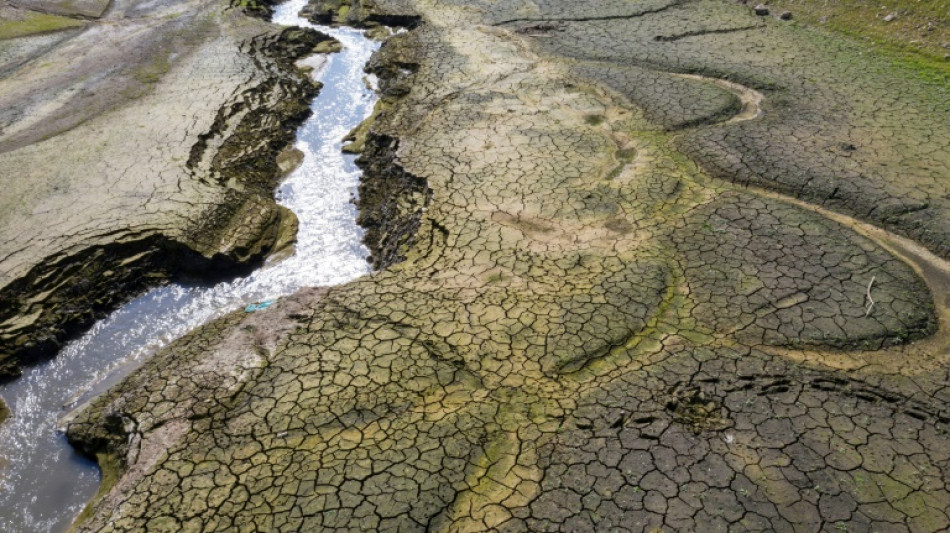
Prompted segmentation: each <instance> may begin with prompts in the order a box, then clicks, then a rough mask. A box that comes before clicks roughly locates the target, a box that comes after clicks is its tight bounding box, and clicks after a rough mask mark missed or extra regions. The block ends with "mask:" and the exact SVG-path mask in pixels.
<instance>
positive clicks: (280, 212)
mask: <svg viewBox="0 0 950 533" xmlns="http://www.w3.org/2000/svg"><path fill="white" fill-rule="evenodd" d="M149 9H150V10H151V11H150V13H148V14H144V15H147V16H142V15H143V13H139V12H135V11H134V9H133V8H131V7H130V6H126V5H125V4H123V3H121V2H120V3H118V4H117V5H116V8H115V9H114V10H113V11H111V12H110V13H109V14H107V15H105V16H104V18H103V19H102V20H101V21H98V22H94V23H92V26H91V29H89V30H88V31H87V32H86V33H84V34H81V35H79V36H76V37H74V38H73V39H71V40H67V41H66V42H65V43H64V44H61V45H60V46H58V47H55V48H53V49H52V50H45V51H41V52H43V53H45V54H47V55H46V56H45V57H46V58H47V62H48V63H51V64H54V65H55V64H56V63H57V62H63V63H64V64H65V63H66V62H68V61H70V60H71V58H73V56H74V54H77V53H80V52H82V55H81V57H80V59H79V60H78V61H75V63H78V66H77V67H75V68H73V67H72V66H69V67H64V70H63V71H62V72H61V73H59V74H57V75H56V76H53V77H52V78H51V79H50V78H49V77H48V76H46V77H45V74H44V70H43V67H42V66H35V63H36V62H35V61H34V62H33V63H29V62H28V63H27V64H26V66H22V67H21V68H20V69H19V70H15V71H14V72H13V73H12V74H10V75H9V76H8V77H7V78H5V79H4V80H0V86H2V87H0V90H3V91H4V93H3V94H4V96H3V99H4V103H5V104H9V105H8V107H7V108H6V109H5V111H4V113H3V119H4V121H5V123H4V125H5V131H4V132H3V133H4V135H2V136H0V147H2V148H0V152H2V153H0V169H2V173H3V175H4V176H5V177H6V178H7V180H5V182H4V183H5V188H6V189H7V193H8V194H9V196H4V198H3V201H2V205H3V206H4V208H5V209H6V211H5V213H4V216H3V221H4V224H5V229H4V231H3V232H2V234H0V257H2V261H0V346H2V348H0V375H2V376H15V375H16V374H17V373H18V372H19V366H20V365H21V364H23V363H25V362H29V361H33V360H36V359H37V358H42V357H48V356H50V355H52V354H53V353H55V351H56V349H58V347H59V346H60V345H61V343H62V342H63V340H64V339H67V338H69V337H70V336H72V335H74V334H76V333H78V332H80V331H82V330H83V329H84V328H86V327H87V326H88V325H90V324H91V323H92V322H93V321H94V320H95V319H97V318H98V317H101V316H102V315H103V314H104V313H106V312H108V311H110V310H112V309H114V308H115V307H116V306H118V305H120V304H121V303H123V302H124V301H125V300H126V299H127V298H129V297H130V296H132V295H135V294H136V293H138V292H140V291H142V290H144V289H145V288H147V287H150V286H154V285H157V284H160V283H163V282H164V281H165V280H167V279H169V278H172V277H175V276H178V275H181V274H188V275H191V276H198V277H211V278H217V277H221V276H227V275H232V274H234V273H237V272H240V271H244V270H247V269H249V268H252V267H253V266H254V265H255V264H259V263H260V262H261V261H262V260H263V259H264V258H265V257H267V256H268V255H269V254H271V253H273V252H274V251H276V250H277V249H279V248H281V247H286V246H289V245H290V244H292V242H293V238H294V234H295V231H296V230H295V228H296V218H295V217H294V215H293V213H291V212H289V211H287V210H286V209H284V208H282V207H280V206H278V205H277V204H276V203H275V202H274V200H273V192H272V191H273V188H274V186H275V185H276V183H277V181H278V179H279V178H280V177H281V174H282V170H281V169H280V166H279V165H278V163H277V159H278V156H279V155H280V153H281V152H282V151H283V150H284V149H285V148H287V147H289V146H290V145H291V144H292V141H293V138H294V134H295V131H296V127H297V126H298V125H299V124H300V123H301V122H302V121H303V120H304V119H306V118H307V116H309V113H310V110H309V106H308V103H309V101H310V100H311V99H312V98H313V97H314V96H315V95H316V93H317V91H318V90H319V85H318V84H314V83H313V82H312V81H311V79H310V77H309V76H308V75H307V73H306V72H304V71H302V70H300V69H299V68H298V67H296V66H295V65H294V63H295V61H296V60H297V59H299V58H300V57H303V56H305V55H308V54H311V53H313V51H314V50H315V49H316V48H317V47H318V46H320V44H321V43H324V42H327V41H329V40H330V38H329V37H327V36H325V35H322V34H319V33H318V32H315V31H312V30H301V29H283V30H278V29H276V28H274V27H272V26H270V25H269V24H266V23H263V22H257V21H255V20H254V19H251V18H248V17H247V16H246V15H243V14H242V11H241V10H239V9H232V8H229V7H228V6H227V5H226V4H214V5H208V6H204V5H198V3H188V2H166V3H159V4H156V5H154V6H152V7H151V8H149ZM181 10H184V13H186V14H182V12H181ZM189 10H190V11H189ZM127 12H128V13H127ZM132 12H134V14H135V15H136V16H135V17H133V16H132ZM163 16H164V17H165V19H167V20H169V22H161V21H162V20H163V19H162V18H160V17H163ZM136 31H138V32H144V33H135V32H136ZM125 39H134V45H130V48H129V53H128V54H127V55H126V56H125V60H124V61H123V62H120V63H118V64H119V65H120V67H119V70H118V72H116V73H114V74H113V75H112V76H111V77H110V76H106V77H105V78H103V77H95V76H90V75H89V70H90V69H95V68H101V65H99V64H98V63H97V62H105V61H107V60H108V58H109V57H111V56H110V54H112V53H113V48H112V46H106V43H109V42H110V40H111V41H112V44H114V43H115V42H125V41H124V40H125ZM92 41H97V42H96V43H93V44H90V45H89V47H88V48H82V49H80V47H82V46H85V45H86V44H88V43H89V42H92ZM103 41H104V42H103ZM37 53H39V52H37ZM41 84H45V85H42V87H43V88H41V89H39V90H35V91H32V92H30V91H31V88H32V87H35V86H37V85H41ZM76 85H78V86H80V87H85V88H86V90H89V91H92V90H95V91H96V92H95V95H96V96H93V97H91V98H89V97H86V98H83V95H82V94H81V93H82V91H80V94H79V96H76V92H75V89H74V87H75V86H76ZM184 94H187V95H188V96H186V97H183V95H184ZM110 98H111V100H109V99H110ZM103 99H105V100H103ZM44 102H45V103H44ZM50 102H52V103H50ZM67 104H68V106H69V107H68V111H58V109H61V108H58V107H57V106H59V105H63V106H65V105H67ZM44 105H45V106H47V107H42V106H44ZM27 123H29V126H27ZM146 124H148V127H147V128H146ZM62 154H70V157H68V158H67V157H62ZM14 169H15V170H14ZM14 179H15V181H11V180H14ZM30 181H32V182H33V188H32V189H30V190H24V191H21V190H20V189H21V188H22V187H21V186H20V185H18V183H21V182H30Z"/></svg>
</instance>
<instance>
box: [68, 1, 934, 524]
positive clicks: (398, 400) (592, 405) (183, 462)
mask: <svg viewBox="0 0 950 533" xmlns="http://www.w3.org/2000/svg"><path fill="white" fill-rule="evenodd" d="M317 4H318V5H316V6H315V9H314V11H313V12H314V13H318V14H320V13H324V14H325V13H327V12H333V10H337V12H338V14H339V15H338V16H339V18H341V19H346V18H347V16H350V17H351V18H352V17H353V16H355V15H353V13H357V12H359V10H358V9H355V8H354V9H349V10H345V11H340V7H341V5H342V4H345V2H342V3H341V2H338V1H337V2H325V3H324V2H317ZM366 4H367V3H366V2H363V3H362V4H361V6H357V7H361V8H362V9H367V5H366ZM343 7H350V6H348V5H344V6H343ZM373 9H375V10H376V13H377V15H376V16H378V17H390V19H391V20H409V19H410V18H411V17H413V16H420V17H421V21H422V23H421V25H419V26H418V27H417V28H415V29H413V30H412V31H410V32H408V33H402V34H399V35H396V36H394V37H391V38H390V39H389V40H388V41H387V42H386V43H385V44H384V46H383V47H382V49H381V51H380V52H379V53H378V55H377V56H376V57H375V58H374V60H373V61H372V62H371V64H370V65H369V69H370V70H371V71H372V72H374V73H376V74H377V75H378V76H379V77H380V79H381V83H380V88H381V91H382V100H381V103H380V105H379V110H378V111H379V112H378V113H377V114H376V116H375V117H374V118H373V119H372V120H373V122H372V124H371V125H369V127H368V128H364V131H363V133H362V135H365V139H362V146H363V148H362V149H363V161H362V165H363V167H364V170H365V172H366V177H365V183H364V186H363V189H362V191H361V200H360V202H361V206H360V207H361V210H362V212H363V215H364V223H366V224H368V225H369V226H370V234H371V242H370V244H371V245H372V247H373V250H374V260H375V261H376V263H377V264H378V265H380V266H383V267H388V268H385V269H384V270H382V271H380V272H378V273H377V274H374V275H373V276H371V277H367V278H364V279H361V280H358V281H356V282H354V283H351V284H349V285H346V286H343V287H337V288H332V289H313V290H307V291H302V292H300V293H298V294H296V295H294V296H292V297H288V298H285V299H283V300H281V301H279V302H278V303H276V304H275V305H273V306H271V307H269V308H267V309H266V310H263V311H259V312H256V313H251V314H247V313H243V312H236V313H232V314H230V315H228V316H226V317H223V318H222V319H219V320H217V321H214V322H212V323H210V324H208V325H206V326H204V327H202V328H199V329H198V330H196V331H194V332H193V333H191V334H190V335H188V336H186V337H184V338H182V339H180V340H178V341H176V342H175V343H174V344H172V345H171V346H169V347H168V348H167V349H165V350H163V351H162V352H160V353H159V354H157V355H156V356H155V357H154V358H153V359H152V360H151V361H150V362H149V363H147V364H146V365H145V366H144V367H143V368H142V369H140V370H139V371H137V372H136V373H135V374H133V375H132V376H130V377H129V378H128V379H127V380H126V381H125V382H124V383H122V384H120V385H119V386H118V387H116V388H115V389H113V390H112V391H110V392H109V393H107V394H106V395H104V396H103V397H101V398H99V399H98V400H96V401H95V402H94V403H93V404H92V405H90V406H89V407H87V408H86V409H85V410H84V411H83V412H81V413H79V414H78V415H77V417H76V418H75V419H74V420H72V422H71V423H70V425H69V436H70V438H71V439H72V440H73V442H75V443H76V444H77V445H78V446H80V447H81V448H83V449H84V450H85V451H86V452H87V453H90V454H98V456H99V457H100V461H101V463H102V464H103V465H105V466H106V468H107V469H112V470H111V473H114V474H116V477H117V480H116V481H115V483H114V484H112V485H111V486H106V487H104V490H103V492H102V494H101V497H100V498H98V499H97V501H95V502H94V503H93V504H92V507H91V509H90V513H89V515H88V517H87V518H86V519H85V521H84V522H82V523H81V524H79V526H78V529H79V530H80V531H143V530H148V531H226V530H227V531H232V530H238V531H299V530H318V529H319V530H352V531H356V530H384V531H415V530H434V531H443V530H444V531H489V530H492V531H602V530H611V531H614V530H616V531H697V530H702V531H944V530H946V529H947V528H948V527H950V518H948V515H947V509H948V507H950V493H948V490H950V487H948V482H950V435H948V433H947V429H948V424H950V412H948V409H947V407H946V406H947V401H948V399H950V391H948V388H947V384H948V380H950V375H948V369H950V364H948V363H950V361H948V356H950V350H948V346H950V341H948V336H947V326H948V319H950V315H948V308H947V299H946V294H947V288H948V280H950V269H948V268H947V265H946V262H945V261H944V259H946V257H947V253H948V252H947V250H948V249H950V248H948V245H950V239H948V237H947V234H946V231H947V230H946V228H948V227H950V225H948V224H947V223H946V222H947V221H946V212H947V211H946V206H945V203H946V198H947V192H946V191H947V188H946V178H947V176H948V167H947V165H948V159H947V157H948V155H947V154H948V153H950V151H948V150H947V146H946V144H947V142H948V139H950V135H948V133H950V121H948V118H947V117H948V109H947V104H946V102H947V101H946V100H941V98H940V97H939V95H940V94H946V92H945V91H946V88H941V87H932V86H926V84H925V83H924V82H921V83H920V84H917V83H916V82H915V81H914V80H912V79H908V78H909V77H912V76H913V73H911V72H907V71H904V70H901V67H899V66H894V65H890V64H889V63H887V62H885V61H884V60H882V59H880V58H867V57H862V56H860V55H859V54H858V53H857V49H856V47H855V46H854V45H852V44H849V43H847V42H844V43H843V44H842V42H841V41H838V40H835V39H831V38H830V37H827V36H825V35H824V34H819V33H816V32H814V31H813V30H809V29H807V28H802V27H797V26H790V25H788V24H786V23H783V22H779V21H773V20H764V19H760V18H757V17H754V16H753V15H751V14H750V13H749V11H748V9H747V8H743V7H741V6H735V5H730V4H726V3H719V2H703V1H699V2H686V1H682V2H681V1H670V0H649V1H644V2H635V3H633V2H626V1H620V0H602V1H598V2H584V3H579V2H567V1H561V0H543V1H542V0H539V1H536V2H528V1H519V0H503V1H465V2H462V1H457V2H455V1H439V2H435V1H430V0H411V1H410V0H405V1H398V0H385V1H382V0H378V1H377V2H375V7H374V8H373ZM321 16H322V15H321ZM727 78H728V79H727ZM806 80H807V83H806ZM895 87H899V90H898V89H896V88H895ZM941 91H944V92H941ZM935 95H936V96H935ZM722 178H727V179H722ZM733 182H739V183H741V184H751V185H755V187H748V188H747V187H740V186H738V185H736V184H735V183H733ZM760 189H767V190H760ZM791 197H797V199H796V198H791ZM815 204H821V205H820V206H818V205H815ZM852 217H853V218H852ZM876 225H881V226H886V227H887V228H888V229H891V230H893V231H894V232H896V233H901V234H903V235H905V236H906V237H909V238H903V237H899V236H896V235H892V234H889V233H886V232H884V231H882V230H880V229H877V228H875V226H876ZM921 245H922V246H921ZM928 249H929V250H928Z"/></svg>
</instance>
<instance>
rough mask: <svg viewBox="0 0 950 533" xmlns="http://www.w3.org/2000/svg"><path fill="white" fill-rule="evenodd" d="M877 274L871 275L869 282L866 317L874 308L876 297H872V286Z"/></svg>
mask: <svg viewBox="0 0 950 533" xmlns="http://www.w3.org/2000/svg"><path fill="white" fill-rule="evenodd" d="M874 279H875V276H871V281H870V282H868V289H867V304H866V305H865V308H864V317H865V318H867V317H868V315H870V314H871V309H873V308H874V298H871V286H872V285H874Z"/></svg>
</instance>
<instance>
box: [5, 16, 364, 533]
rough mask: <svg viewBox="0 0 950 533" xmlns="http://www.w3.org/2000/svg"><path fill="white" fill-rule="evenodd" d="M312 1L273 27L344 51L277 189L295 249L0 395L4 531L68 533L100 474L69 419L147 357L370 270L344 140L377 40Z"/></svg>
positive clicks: (160, 302)
mask: <svg viewBox="0 0 950 533" xmlns="http://www.w3.org/2000/svg"><path fill="white" fill-rule="evenodd" d="M305 3H306V2H305V1H304V0H291V1H290V2H287V3H285V4H283V5H281V6H279V7H278V8H277V9H276V12H275V14H274V18H273V20H274V22H275V23H278V24H281V25H297V26H307V27H315V28H317V29H319V30H320V31H323V32H325V33H327V34H330V35H332V36H333V37H334V38H336V39H337V40H339V41H340V42H342V43H343V50H342V52H340V53H337V54H333V55H331V56H329V57H328V58H327V61H326V63H325V64H324V65H323V66H322V68H321V69H320V70H319V71H318V72H317V73H316V75H317V76H319V79H320V81H321V82H323V84H324V87H323V89H322V90H321V93H320V96H319V97H318V98H317V99H316V100H315V101H314V102H313V104H312V106H311V107H312V109H313V116H312V117H311V118H310V119H309V120H308V121H307V122H306V123H305V124H304V125H303V126H302V127H301V128H300V130H299V131H298V141H297V144H296V148H297V149H299V150H300V151H302V152H303V153H304V154H305V157H304V159H303V162H302V164H301V166H300V167H299V168H298V169H297V170H295V171H294V172H293V173H292V174H291V175H290V176H289V177H288V179H287V180H286V181H285V182H284V183H283V184H282V185H281V186H280V188H279V190H278V192H277V197H278V201H279V202H280V203H281V204H282V205H284V206H286V207H287V208H289V209H291V210H292V211H293V212H294V213H295V214H296V215H297V217H298V219H299V222H300V225H299V230H298V234H297V244H296V251H295V253H294V255H292V256H291V257H289V258H287V259H285V260H283V261H280V262H278V263H275V264H270V265H267V266H265V267H264V268H262V269H260V270H258V271H256V272H254V273H252V274H251V275H249V276H247V277H244V278H239V279H235V280H232V281H228V282H222V283H219V284H216V285H213V286H207V285H201V284H195V285H184V284H175V285H169V286H165V287H161V288H158V289H155V290H153V291H150V292H149V293H147V294H145V295H143V296H141V297H140V298H137V299H135V300H134V301H132V302H130V303H129V304H127V305H126V306H124V307H122V308H121V309H119V310H118V311H116V312H114V313H113V314H112V315H110V316H109V317H108V318H106V319H104V320H102V321H100V322H99V323H97V324H96V325H95V326H94V327H93V328H92V329H91V330H90V331H89V332H88V333H87V334H86V335H84V336H83V337H81V338H80V339H78V340H76V341H74V342H71V343H69V344H68V345H67V346H66V348H64V349H63V350H62V351H61V353H59V354H58V355H57V357H56V358H55V359H53V360H51V361H50V362H48V363H45V364H42V365H39V366H35V367H32V368H29V369H27V370H26V371H25V372H24V375H23V377H21V378H20V379H18V380H16V381H14V382H12V383H9V384H7V385H4V386H3V387H2V388H0V397H2V398H3V400H4V401H5V402H6V403H7V404H8V405H9V407H10V409H11V411H12V415H11V417H10V418H9V419H8V420H7V421H6V422H5V423H4V424H3V426H2V427H0V530H4V531H37V532H39V531H61V530H64V529H66V528H67V527H68V526H69V524H70V522H71V521H72V519H73V517H74V516H75V515H76V514H77V513H78V512H79V511H80V510H81V509H82V507H83V506H84V505H85V504H86V502H88V501H89V500H90V498H92V496H93V495H94V494H95V492H96V490H97V488H98V485H99V477H100V476H99V473H98V469H97V468H96V465H95V464H94V463H93V462H91V461H89V460H87V459H85V458H82V457H80V456H79V455H78V454H77V453H76V452H75V450H74V449H73V448H72V447H71V446H70V445H69V443H68V442H67V441H66V438H65V437H64V435H63V434H62V431H61V429H62V425H63V418H64V417H65V416H68V414H69V412H70V411H72V410H73V409H75V408H76V407H77V406H79V405H81V404H82V403H84V402H85V401H88V400H89V399H90V398H91V397H93V396H94V395H95V394H98V393H101V392H102V391H104V390H106V389H107V388H108V387H109V386H111V385H112V384H114V383H116V382H117V381H118V380H119V379H120V378H121V377H123V376H125V375H127V374H128V373H129V372H130V371H131V370H132V369H134V368H135V367H136V366H138V365H139V364H140V363H141V362H142V361H143V360H144V359H145V358H146V357H147V356H148V355H149V354H151V353H153V352H154V351H155V350H157V349H159V348H160V347H162V346H165V345H167V344H168V343H169V342H170V341H171V340H173V339H175V338H177V337H179V336H181V335H183V334H184V333H186V332H188V331H189V330H191V329H193V328H194V327H196V326H197V325H199V324H202V323H204V322H206V321H208V320H210V319H212V318H214V317H217V316H220V315H222V314H224V313H226V312H229V311H232V310H234V309H235V308H240V307H247V308H248V309H249V310H253V307H248V306H253V305H254V304H263V305H264V306H266V302H268V301H270V300H272V299H274V298H277V297H280V296H283V295H287V294H291V293H293V292H295V291H297V290H298V289H300V288H302V287H310V286H326V285H335V284H340V283H345V282H347V281H350V280H352V279H354V278H357V277H359V276H361V275H364V274H367V273H368V272H369V270H370V268H369V265H368V263H367V261H366V257H367V256H368V251H367V250H366V249H365V248H364V247H363V246H362V244H361V238H362V230H361V228H360V227H359V226H358V225H357V224H356V222H355V221H356V215H357V212H356V207H355V206H354V205H353V204H352V202H351V199H352V198H353V197H354V196H355V195H356V191H357V186H358V183H359V170H358V169H357V167H356V166H355V164H354V163H353V157H352V156H346V155H344V154H343V153H342V152H341V150H340V148H341V143H342V138H343V137H344V136H345V135H346V133H347V132H348V131H350V130H351V129H352V128H353V127H355V126H356V125H357V124H359V123H360V122H361V121H362V120H363V119H364V118H365V117H366V116H368V115H369V113H370V112H371V110H372V108H373V105H374V103H375V95H374V93H373V91H372V90H371V89H370V88H368V87H367V86H366V83H365V80H364V77H365V75H364V73H363V66H364V65H365V64H366V62H367V61H368V59H369V57H370V55H371V54H372V53H373V52H374V51H375V49H376V48H377V46H378V43H375V42H373V41H370V40H368V39H366V38H365V37H364V36H363V35H362V33H361V32H359V31H357V30H352V29H346V28H340V29H337V28H326V27H322V26H314V25H312V24H309V23H308V22H306V21H305V20H304V19H302V18H301V17H299V16H298V12H299V11H300V9H301V8H302V7H303V6H304V5H305Z"/></svg>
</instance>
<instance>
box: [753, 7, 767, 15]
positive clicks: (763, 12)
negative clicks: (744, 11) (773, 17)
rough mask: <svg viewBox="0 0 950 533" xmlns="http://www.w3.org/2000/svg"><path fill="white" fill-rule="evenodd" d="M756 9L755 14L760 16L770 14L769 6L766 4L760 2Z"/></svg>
mask: <svg viewBox="0 0 950 533" xmlns="http://www.w3.org/2000/svg"><path fill="white" fill-rule="evenodd" d="M754 9H755V14H756V15H758V16H760V17H764V16H766V15H768V14H769V8H768V7H766V5H765V4H759V5H757V6H755V8H754Z"/></svg>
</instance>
